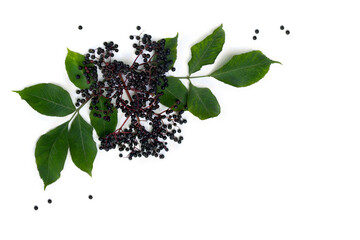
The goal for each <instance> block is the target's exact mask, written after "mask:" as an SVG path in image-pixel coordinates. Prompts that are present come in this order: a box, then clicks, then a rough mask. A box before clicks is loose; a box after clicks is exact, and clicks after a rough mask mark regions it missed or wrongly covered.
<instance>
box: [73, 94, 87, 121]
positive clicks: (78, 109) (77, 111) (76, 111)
mask: <svg viewBox="0 0 360 240" xmlns="http://www.w3.org/2000/svg"><path fill="white" fill-rule="evenodd" d="M90 99H91V97H90V98H89V99H88V100H86V101H85V102H84V103H83V104H81V105H80V107H78V108H77V109H76V110H75V112H74V114H73V115H72V116H71V118H70V120H69V122H70V121H71V120H72V119H73V118H74V117H75V115H76V114H77V113H79V111H80V109H81V108H82V107H83V106H84V105H85V104H86V103H87V102H88V101H89V100H90Z"/></svg>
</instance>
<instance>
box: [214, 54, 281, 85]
mask: <svg viewBox="0 0 360 240" xmlns="http://www.w3.org/2000/svg"><path fill="white" fill-rule="evenodd" d="M272 63H279V62H277V61H273V60H271V59H269V58H267V57H266V56H265V55H264V54H263V53H262V52H260V51H251V52H248V53H243V54H240V55H235V56H233V57H232V58H231V59H230V61H229V62H227V63H226V64H225V65H223V66H222V67H220V68H219V69H218V70H216V71H214V72H213V73H211V74H210V76H211V77H214V78H216V79H217V80H220V81H222V82H224V83H226V84H230V85H232V86H235V87H246V86H249V85H251V84H254V83H256V82H257V81H259V80H260V79H262V78H263V77H264V76H265V75H266V73H267V72H268V71H269V68H270V65H271V64H272Z"/></svg>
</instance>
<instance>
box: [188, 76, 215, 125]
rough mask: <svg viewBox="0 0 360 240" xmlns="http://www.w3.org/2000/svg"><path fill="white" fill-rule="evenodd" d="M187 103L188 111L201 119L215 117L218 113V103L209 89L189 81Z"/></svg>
mask: <svg viewBox="0 0 360 240" xmlns="http://www.w3.org/2000/svg"><path fill="white" fill-rule="evenodd" d="M187 105H188V108H189V111H190V112H191V113H192V114H193V115H195V116H196V117H198V118H200V119H201V120H205V119H208V118H212V117H216V116H218V115H219V114H220V105H219V103H218V101H217V99H216V97H215V96H214V95H213V94H212V92H211V91H210V89H208V88H198V87H195V86H194V85H192V84H191V83H190V89H189V94H188V99H187Z"/></svg>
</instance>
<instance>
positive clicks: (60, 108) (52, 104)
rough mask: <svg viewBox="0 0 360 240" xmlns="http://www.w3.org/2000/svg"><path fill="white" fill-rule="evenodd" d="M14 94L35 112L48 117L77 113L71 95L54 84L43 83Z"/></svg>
mask: <svg viewBox="0 0 360 240" xmlns="http://www.w3.org/2000/svg"><path fill="white" fill-rule="evenodd" d="M14 92H16V93H18V94H19V95H20V96H21V98H22V99H24V100H25V101H26V102H27V103H28V104H29V105H30V106H31V107H32V108H33V109H34V110H36V111H37V112H39V113H41V114H44V115H47V116H58V117H63V116H66V115H69V114H70V113H72V112H74V111H75V106H74V104H73V103H72V101H71V97H70V94H69V93H68V92H67V91H66V90H64V89H63V88H62V87H60V86H57V85H55V84H52V83H41V84H37V85H33V86H30V87H27V88H24V89H23V90H21V91H14Z"/></svg>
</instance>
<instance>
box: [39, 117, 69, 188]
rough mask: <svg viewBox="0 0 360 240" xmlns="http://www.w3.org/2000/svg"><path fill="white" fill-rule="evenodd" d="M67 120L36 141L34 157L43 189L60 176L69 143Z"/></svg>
mask: <svg viewBox="0 0 360 240" xmlns="http://www.w3.org/2000/svg"><path fill="white" fill-rule="evenodd" d="M68 125H69V121H67V122H66V123H63V124H61V125H60V126H58V127H56V128H55V129H52V130H50V131H49V132H47V133H46V134H44V135H42V136H41V137H40V138H39V140H38V141H37V143H36V148H35V158H36V164H37V169H38V171H39V174H40V177H41V178H42V180H43V182H44V189H46V187H47V186H48V185H49V184H51V183H53V182H55V181H56V180H57V179H59V178H60V172H61V171H62V170H63V168H64V164H65V160H66V156H67V152H68V148H69V143H68Z"/></svg>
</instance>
